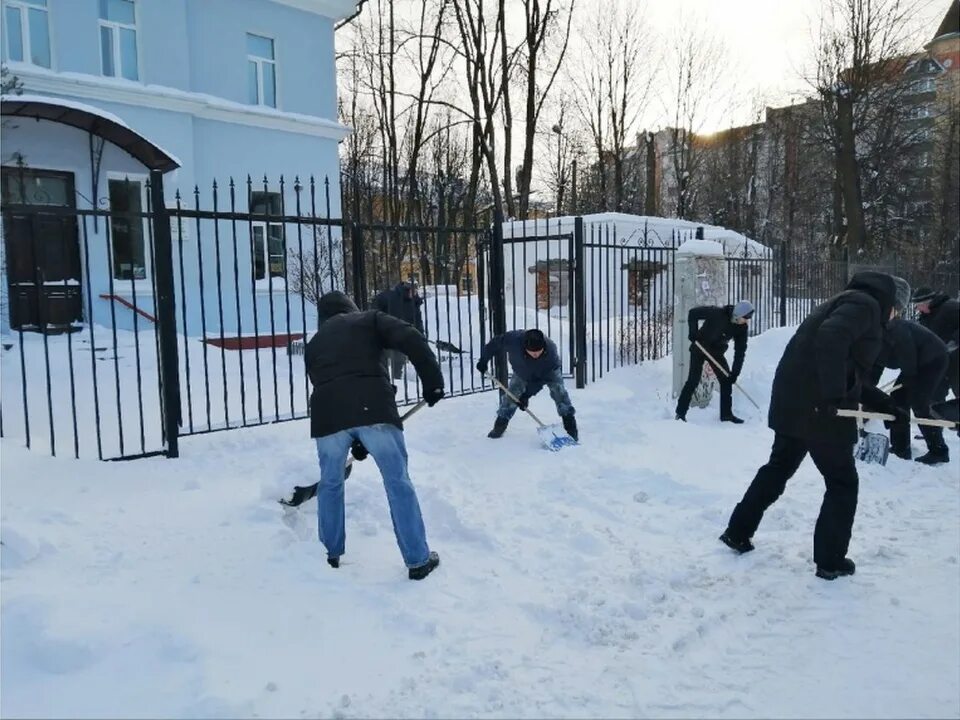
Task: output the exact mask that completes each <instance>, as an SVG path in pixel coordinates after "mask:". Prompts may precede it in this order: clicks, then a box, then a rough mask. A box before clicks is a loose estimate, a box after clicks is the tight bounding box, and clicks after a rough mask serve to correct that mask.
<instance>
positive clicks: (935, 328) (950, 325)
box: [919, 293, 960, 343]
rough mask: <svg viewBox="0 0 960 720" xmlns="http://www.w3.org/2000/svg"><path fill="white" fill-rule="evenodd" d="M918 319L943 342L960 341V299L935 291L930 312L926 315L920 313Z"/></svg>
mask: <svg viewBox="0 0 960 720" xmlns="http://www.w3.org/2000/svg"><path fill="white" fill-rule="evenodd" d="M919 321H920V324H921V325H923V326H924V327H925V328H927V329H928V330H931V331H932V332H933V333H934V334H935V335H936V336H937V337H938V338H940V339H941V340H943V341H944V342H945V343H948V342H950V341H951V340H952V341H953V342H955V343H960V301H958V300H951V299H950V298H948V297H947V296H946V295H945V294H944V293H937V295H936V297H934V298H933V300H931V301H930V312H929V313H927V314H926V315H924V314H922V313H921V314H920V317H919Z"/></svg>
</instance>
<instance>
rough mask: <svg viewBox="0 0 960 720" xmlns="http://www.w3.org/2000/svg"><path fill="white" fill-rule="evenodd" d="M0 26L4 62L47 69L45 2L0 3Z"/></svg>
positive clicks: (43, 0)
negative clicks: (3, 28) (4, 44)
mask: <svg viewBox="0 0 960 720" xmlns="http://www.w3.org/2000/svg"><path fill="white" fill-rule="evenodd" d="M3 24H4V25H5V26H6V29H7V59H8V60H10V61H11V62H23V63H30V64H32V65H39V66H40V67H45V68H48V67H50V22H49V17H48V14H47V0H7V1H6V2H5V3H4V4H3Z"/></svg>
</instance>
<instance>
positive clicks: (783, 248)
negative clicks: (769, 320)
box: [780, 241, 787, 327]
mask: <svg viewBox="0 0 960 720" xmlns="http://www.w3.org/2000/svg"><path fill="white" fill-rule="evenodd" d="M786 326H787V243H786V241H781V242H780V327H786Z"/></svg>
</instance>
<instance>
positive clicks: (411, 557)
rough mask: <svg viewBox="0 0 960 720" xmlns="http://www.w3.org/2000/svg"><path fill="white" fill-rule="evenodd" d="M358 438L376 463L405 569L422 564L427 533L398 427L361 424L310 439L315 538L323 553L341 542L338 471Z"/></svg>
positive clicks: (336, 550)
mask: <svg viewBox="0 0 960 720" xmlns="http://www.w3.org/2000/svg"><path fill="white" fill-rule="evenodd" d="M354 440H359V441H360V442H362V443H363V445H364V447H366V448H367V451H368V452H369V453H370V457H372V458H373V460H374V462H376V463H377V467H378V468H379V469H380V475H381V476H382V477H383V487H384V489H385V490H386V492H387V502H388V503H389V504H390V518H391V520H393V532H394V534H395V535H396V536H397V545H399V546H400V554H401V555H403V562H404V563H406V565H407V567H408V568H412V567H419V566H420V565H424V564H425V563H426V562H427V560H428V559H429V557H430V548H429V547H428V546H427V533H426V530H424V527H423V518H422V517H421V515H420V503H419V501H418V500H417V491H416V490H415V489H414V487H413V483H412V482H410V476H409V475H408V474H407V447H406V444H405V443H404V441H403V431H401V430H400V429H399V428H396V427H394V426H393V425H365V426H363V427H355V428H349V429H347V430H341V431H340V432H338V433H334V434H333V435H326V436H324V437H321V438H316V441H317V460H318V461H319V463H320V486H319V488H318V489H317V518H318V520H319V534H320V542H321V543H323V546H324V547H325V548H326V549H327V555H330V556H332V557H340V556H341V555H343V551H344V545H345V544H346V529H345V527H344V507H343V472H344V463H345V462H346V459H347V453H348V452H349V451H350V445H351V444H352V443H353V441H354Z"/></svg>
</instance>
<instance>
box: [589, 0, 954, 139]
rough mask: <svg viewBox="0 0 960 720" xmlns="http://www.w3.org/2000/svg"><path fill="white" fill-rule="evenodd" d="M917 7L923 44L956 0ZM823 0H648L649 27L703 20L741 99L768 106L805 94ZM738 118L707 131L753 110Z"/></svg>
mask: <svg viewBox="0 0 960 720" xmlns="http://www.w3.org/2000/svg"><path fill="white" fill-rule="evenodd" d="M907 1H908V3H909V5H912V6H913V15H914V18H913V20H912V24H913V27H912V28H911V29H912V30H913V31H915V32H917V33H918V34H919V42H920V44H921V45H922V44H923V43H925V42H927V41H928V40H930V39H931V38H932V37H933V33H934V32H935V31H936V29H937V26H938V25H939V24H940V21H941V20H942V18H943V16H944V15H945V14H946V11H947V7H948V5H949V3H950V2H956V0H912V1H911V0H907ZM579 2H581V3H583V7H591V6H593V7H597V8H600V7H602V6H603V4H604V3H603V0H579ZM821 3H822V0H646V7H647V15H648V18H649V21H650V23H651V24H652V25H653V26H654V27H655V28H656V29H657V30H658V31H660V32H661V33H663V34H667V33H669V32H671V30H672V29H673V28H675V27H676V23H677V18H678V17H679V16H680V15H681V14H683V15H685V16H699V17H701V18H703V19H704V20H705V21H706V23H707V25H708V27H710V28H714V29H715V31H716V34H717V36H718V37H719V38H720V39H722V40H723V42H724V43H725V44H726V46H727V49H728V51H729V53H730V56H731V57H730V60H731V63H730V65H731V70H733V71H737V70H739V73H738V75H739V76H740V82H739V90H740V92H739V93H738V95H743V96H751V95H753V94H754V92H757V91H759V92H763V93H764V95H766V96H767V99H768V100H769V101H770V104H774V105H777V104H783V105H785V104H789V102H790V99H791V95H796V94H797V93H798V92H801V93H802V92H804V90H805V88H804V85H803V82H802V81H801V80H800V79H799V77H798V74H799V72H800V71H801V70H802V69H803V68H804V67H805V66H808V64H809V62H808V61H809V55H810V50H811V46H812V37H811V31H810V28H811V27H815V24H816V18H817V17H818V12H819V9H820V7H821ZM735 114H736V115H737V116H736V117H731V115H730V112H729V111H721V110H718V112H717V113H715V117H712V118H710V119H709V120H708V122H707V124H706V127H704V131H707V132H709V131H713V130H718V129H721V128H723V127H727V126H729V125H730V123H731V120H732V121H734V122H735V123H736V124H740V123H747V122H750V121H751V118H750V114H751V113H750V109H749V107H744V108H741V109H740V110H739V111H738V112H737V113H735Z"/></svg>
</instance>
